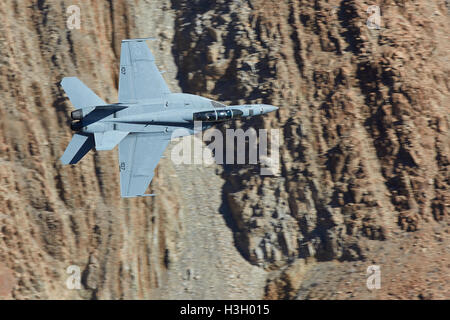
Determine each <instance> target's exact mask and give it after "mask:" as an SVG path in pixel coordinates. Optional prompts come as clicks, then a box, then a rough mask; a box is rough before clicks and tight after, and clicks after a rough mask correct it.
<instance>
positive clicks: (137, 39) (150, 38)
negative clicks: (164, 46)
mask: <svg viewBox="0 0 450 320" xmlns="http://www.w3.org/2000/svg"><path fill="white" fill-rule="evenodd" d="M147 40H158V39H157V38H153V37H148V38H134V39H122V42H142V41H147Z"/></svg>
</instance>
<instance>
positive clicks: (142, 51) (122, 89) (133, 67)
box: [119, 39, 170, 103]
mask: <svg viewBox="0 0 450 320" xmlns="http://www.w3.org/2000/svg"><path fill="white" fill-rule="evenodd" d="M145 40H146V39H130V40H122V48H121V55H120V70H119V72H120V73H119V74H120V77H119V102H120V103H135V102H138V101H140V100H146V99H154V98H162V97H164V96H165V95H166V94H168V93H170V90H169V88H168V87H167V84H166V82H165V81H164V78H163V77H162V75H161V72H160V71H159V70H158V67H157V66H156V64H155V57H154V56H153V54H152V53H151V51H150V49H149V47H148V46H147V44H146V43H145Z"/></svg>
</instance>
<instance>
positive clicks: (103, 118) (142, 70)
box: [61, 38, 278, 197]
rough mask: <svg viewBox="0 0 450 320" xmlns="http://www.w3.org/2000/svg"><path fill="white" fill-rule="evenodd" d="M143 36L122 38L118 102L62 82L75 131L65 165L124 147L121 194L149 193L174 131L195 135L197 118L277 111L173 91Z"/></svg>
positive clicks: (205, 124)
mask: <svg viewBox="0 0 450 320" xmlns="http://www.w3.org/2000/svg"><path fill="white" fill-rule="evenodd" d="M146 40H153V39H150V38H144V39H129V40H122V48H121V51H122V52H121V57H120V70H119V71H120V78H119V102H118V103H114V104H106V103H105V102H104V101H103V100H102V99H100V98H99V97H98V96H97V95H96V94H95V93H94V92H92V91H91V90H90V89H89V88H88V87H86V86H85V85H84V84H83V83H82V82H81V81H80V80H79V79H77V78H74V77H69V78H64V79H63V80H62V82H61V85H62V87H63V88H64V91H65V92H66V94H67V96H68V97H69V99H70V101H71V102H72V104H73V105H74V106H75V107H76V108H77V109H76V110H75V111H72V113H71V118H72V120H73V121H72V123H71V128H72V130H73V131H75V134H74V136H73V138H72V140H71V141H70V143H69V145H68V147H67V149H66V151H65V152H64V154H63V156H62V157H61V161H62V163H63V164H76V163H77V162H78V161H80V160H81V158H83V156H84V155H86V153H88V152H89V150H91V149H92V148H94V147H95V149H96V150H112V149H113V148H114V147H115V146H116V145H117V144H118V145H119V170H120V190H121V195H122V197H137V196H149V194H145V191H146V189H147V187H148V186H149V184H150V182H151V181H152V178H153V174H154V170H155V167H156V166H157V164H158V162H159V160H160V158H161V157H162V154H163V152H164V150H165V149H166V147H167V145H168V144H169V142H170V140H171V138H172V133H173V131H174V130H176V129H179V128H184V129H187V130H185V131H184V132H189V134H194V121H202V130H205V129H207V128H209V127H211V126H212V125H214V123H218V122H222V121H226V120H231V119H237V118H242V117H251V116H255V115H260V114H265V113H268V112H271V111H275V110H277V109H278V108H277V107H274V106H271V105H265V104H253V105H237V106H226V105H224V104H222V103H219V102H216V101H213V100H210V99H207V98H204V97H200V96H196V95H191V94H184V93H171V92H170V90H169V88H168V87H167V84H166V82H165V81H164V79H163V77H162V75H161V72H160V71H159V70H158V68H157V66H156V64H155V58H154V57H153V55H152V53H151V52H150V49H149V47H148V46H147V44H146V43H145V41H146Z"/></svg>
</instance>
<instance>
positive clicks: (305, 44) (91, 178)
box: [0, 0, 450, 299]
mask: <svg viewBox="0 0 450 320" xmlns="http://www.w3.org/2000/svg"><path fill="white" fill-rule="evenodd" d="M71 4H78V5H79V6H80V9H81V12H80V13H81V29H79V30H76V29H75V30H69V29H68V28H67V26H66V20H67V18H68V15H67V14H66V9H67V7H68V6H69V5H71ZM369 5H372V3H370V2H365V1H314V2H310V1H301V0H300V1H283V2H279V1H268V0H266V1H264V0H248V1H200V0H198V1H192V0H190V1H184V0H173V1H169V0H163V1H140V2H137V3H135V2H133V3H131V2H130V3H128V2H126V1H110V2H98V1H97V2H95V1H79V2H78V3H69V2H67V1H44V0H42V1H37V2H35V1H23V2H13V1H6V2H2V3H1V4H0V15H1V17H2V24H0V57H1V58H0V59H1V60H0V63H1V64H0V92H1V93H0V101H1V102H2V107H1V108H0V161H1V163H2V166H1V168H0V181H1V183H0V188H2V192H1V193H0V280H2V281H1V283H2V287H0V294H2V296H4V297H7V298H100V299H107V298H114V299H116V298H161V297H162V298H179V297H187V298H262V297H265V298H270V299H271V298H300V299H303V298H347V297H352V298H449V297H450V293H449V288H450V279H449V271H450V270H449V269H450V268H449V265H450V261H449V260H450V248H449V243H450V239H449V222H450V220H449V213H448V210H449V202H450V199H449V198H450V192H449V184H450V182H449V181H450V180H449V156H450V152H449V142H450V136H449V135H450V134H449V130H448V127H449V85H448V83H449V81H448V79H449V63H448V62H449V61H448V58H449V54H448V52H450V50H449V49H450V48H449V46H450V42H449V41H448V34H447V33H448V32H447V29H448V28H446V26H447V25H448V23H449V16H448V14H449V7H448V6H446V2H445V1H437V2H435V3H432V4H431V3H429V2H426V1H415V2H408V1H381V2H380V3H378V5H379V6H380V8H381V14H382V15H381V28H380V29H369V28H368V27H367V25H366V20H367V18H368V16H369V14H368V13H367V8H368V6H369ZM143 36H155V37H157V38H158V39H159V41H157V42H152V43H150V46H151V48H152V50H153V52H154V54H155V56H156V58H157V60H158V65H159V66H160V68H161V69H164V70H166V71H167V72H166V73H165V75H164V76H165V78H166V80H167V81H168V83H169V86H170V87H171V89H172V90H173V91H174V92H176V91H183V92H190V93H195V94H201V95H204V96H208V97H211V98H214V99H217V100H222V101H225V102H228V103H244V102H245V103H250V102H254V103H257V102H264V103H270V104H274V105H277V106H279V107H280V110H279V111H278V112H277V114H276V115H271V116H268V117H265V118H254V119H253V120H251V121H250V122H246V123H240V122H235V123H232V124H230V126H237V127H242V128H244V129H246V128H249V127H255V128H267V129H271V128H273V129H279V130H280V132H281V141H282V142H283V143H282V145H281V149H280V155H281V156H280V161H281V174H280V176H261V175H259V168H258V167H255V166H244V165H240V166H239V165H235V166H225V167H221V166H217V165H216V166H209V167H208V166H199V165H191V166H189V165H179V166H177V165H174V164H173V163H172V162H171V161H170V159H163V160H162V161H161V163H160V165H159V169H158V171H157V176H156V177H155V179H154V181H153V182H152V186H151V188H152V191H154V192H155V193H158V196H157V197H155V198H150V199H148V198H147V199H127V200H124V199H120V198H119V197H118V194H119V190H118V170H117V155H116V153H115V152H92V153H91V154H89V155H88V156H87V157H86V158H85V159H83V161H82V162H80V164H78V165H77V166H73V167H70V166H69V167H63V166H62V165H61V164H60V163H59V162H58V158H59V157H60V155H61V154H62V152H63V150H64V148H65V146H66V144H67V143H68V141H69V140H70V137H71V132H70V130H69V128H68V123H69V116H68V115H69V113H70V111H71V110H72V106H71V104H70V102H69V101H68V100H67V98H66V97H65V95H64V93H63V92H62V89H61V88H60V86H59V81H60V80H61V79H62V77H64V76H78V77H79V78H80V79H82V80H83V81H84V82H85V83H86V84H87V85H88V86H89V87H91V88H92V89H93V90H94V91H95V92H96V93H97V94H98V95H99V96H100V97H102V98H104V99H105V100H106V101H107V102H114V101H115V100H116V96H117V90H116V89H117V74H118V62H119V57H120V40H121V39H123V38H130V37H143ZM223 129H224V128H223ZM167 154H168V155H169V154H170V150H168V152H167ZM168 158H170V157H168ZM424 261H427V263H423V262H424ZM372 264H376V265H379V266H380V268H381V272H382V288H381V289H380V290H375V291H369V290H367V288H366V277H367V276H366V268H367V266H369V265H372ZM69 265H77V266H80V268H81V270H82V271H83V273H82V283H83V289H82V290H69V289H67V287H66V279H67V277H68V274H66V268H67V267H68V266H69Z"/></svg>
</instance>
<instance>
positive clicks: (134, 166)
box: [119, 133, 170, 197]
mask: <svg viewBox="0 0 450 320" xmlns="http://www.w3.org/2000/svg"><path fill="white" fill-rule="evenodd" d="M169 142H170V134H167V133H161V134H153V133H130V134H129V135H127V136H126V137H125V139H123V140H122V141H121V142H120V143H119V170H120V192H121V194H122V197H136V196H146V195H145V194H144V192H145V190H147V187H148V185H149V184H150V182H151V181H152V179H153V175H154V170H155V168H156V166H157V165H158V162H159V159H161V156H162V154H163V153H164V150H165V149H166V148H167V145H168V144H169Z"/></svg>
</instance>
